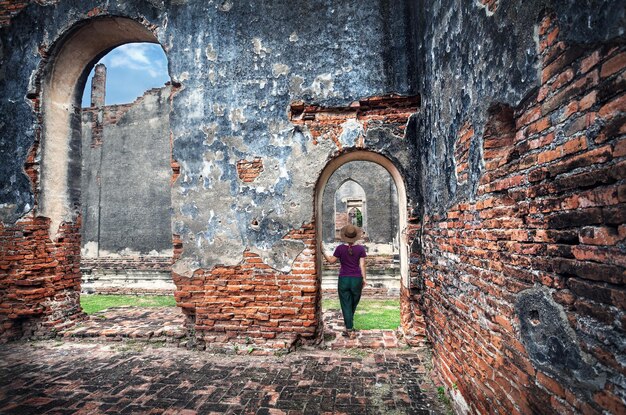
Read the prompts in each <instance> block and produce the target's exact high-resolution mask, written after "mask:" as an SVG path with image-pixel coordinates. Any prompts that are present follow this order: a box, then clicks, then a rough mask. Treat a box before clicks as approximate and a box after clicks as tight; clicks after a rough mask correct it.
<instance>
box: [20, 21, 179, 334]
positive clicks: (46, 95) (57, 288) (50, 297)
mask: <svg viewBox="0 0 626 415" xmlns="http://www.w3.org/2000/svg"><path fill="white" fill-rule="evenodd" d="M133 42H149V43H159V42H158V40H157V38H156V36H155V34H154V33H153V32H152V31H151V30H149V29H148V28H147V27H146V26H144V25H143V24H141V23H139V22H137V21H135V20H132V19H130V18H125V17H117V16H116V17H112V16H106V17H97V18H93V19H89V20H85V21H82V22H79V23H77V24H76V25H74V26H73V27H72V28H71V29H70V30H68V31H67V32H66V34H64V35H63V36H61V37H60V38H59V40H57V41H56V42H55V44H53V45H52V47H51V48H50V49H49V51H48V52H47V53H46V55H45V56H46V59H45V60H43V61H42V64H41V68H40V70H39V72H38V74H37V80H36V85H37V86H38V90H37V91H35V92H32V93H31V94H29V98H31V99H33V100H34V101H36V102H38V103H40V106H39V105H38V106H35V110H36V111H37V112H38V116H39V119H40V123H39V136H38V141H36V143H35V147H34V150H33V151H32V153H33V154H34V155H35V156H34V158H35V160H37V158H39V159H40V161H39V162H38V163H32V165H27V168H26V171H27V173H28V174H29V176H30V177H31V180H32V181H33V183H34V188H35V194H36V195H35V208H34V211H33V213H34V215H33V222H34V223H35V224H36V226H38V227H39V228H41V229H44V230H45V236H44V237H42V238H40V239H37V241H35V242H34V243H33V245H32V246H33V250H34V251H37V252H38V254H37V255H39V256H41V258H39V257H38V258H37V261H41V262H46V263H47V264H50V265H49V267H47V268H45V269H43V270H41V266H40V265H39V264H37V263H35V267H39V268H37V269H35V271H31V272H37V273H41V274H42V275H41V282H40V283H39V284H40V285H41V286H42V287H44V288H43V289H42V293H43V294H42V297H41V298H40V299H37V301H38V304H40V306H38V307H36V310H37V313H33V312H32V311H31V314H30V315H29V321H28V325H29V326H33V327H34V328H33V329H28V330H27V329H23V330H22V333H23V334H26V335H29V331H30V332H34V333H35V334H36V335H37V336H49V335H51V334H54V332H55V331H57V330H59V329H61V328H64V327H67V326H68V325H71V324H72V321H74V320H76V319H77V318H80V315H81V313H80V311H81V309H80V296H79V294H80V290H81V278H80V259H81V253H80V252H81V238H80V230H81V215H80V211H81V209H80V206H81V202H80V194H81V163H82V156H81V153H82V152H81V124H82V123H81V96H82V91H83V89H84V86H85V82H86V80H87V76H88V74H89V72H90V70H91V68H92V67H93V65H94V64H95V63H96V62H97V61H98V60H99V59H100V58H101V57H102V56H104V55H105V54H107V53H108V52H109V51H110V50H112V49H114V48H115V47H117V46H120V45H122V44H126V43H133ZM168 191H169V190H168ZM41 247H45V248H43V249H41ZM39 252H41V254H39ZM44 252H45V255H44V254H43V253H44ZM44 290H45V291H44ZM31 316H32V317H31ZM30 320H32V322H31V321H30ZM40 321H41V322H42V323H43V324H40V323H39V322H40ZM22 325H23V324H22Z"/></svg>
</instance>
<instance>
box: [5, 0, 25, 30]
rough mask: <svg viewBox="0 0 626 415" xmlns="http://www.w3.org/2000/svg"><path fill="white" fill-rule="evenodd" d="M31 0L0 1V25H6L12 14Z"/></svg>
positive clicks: (16, 12) (20, 9)
mask: <svg viewBox="0 0 626 415" xmlns="http://www.w3.org/2000/svg"><path fill="white" fill-rule="evenodd" d="M29 3H31V0H3V1H0V27H4V26H8V25H9V24H10V23H11V19H12V18H13V16H15V15H16V14H18V13H19V12H20V11H22V9H23V8H24V7H26V6H27V5H28V4H29Z"/></svg>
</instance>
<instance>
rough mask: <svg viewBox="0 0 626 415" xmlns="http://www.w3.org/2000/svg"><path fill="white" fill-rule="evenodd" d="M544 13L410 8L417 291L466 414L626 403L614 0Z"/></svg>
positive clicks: (613, 407)
mask: <svg viewBox="0 0 626 415" xmlns="http://www.w3.org/2000/svg"><path fill="white" fill-rule="evenodd" d="M481 3H485V4H484V5H483V4H481ZM545 6H546V2H534V1H529V2H523V3H522V2H463V1H444V2H423V3H422V4H421V6H420V7H421V10H420V15H422V17H423V20H422V22H424V25H422V26H421V29H422V31H421V34H420V42H421V45H420V52H419V56H420V57H422V58H423V59H422V60H420V61H419V62H420V66H419V67H420V84H421V88H422V89H421V93H422V97H423V101H424V104H423V107H422V108H423V112H422V113H420V114H419V116H418V117H417V118H416V121H417V124H416V135H415V139H416V143H417V148H418V150H419V151H420V156H419V157H418V159H417V160H416V162H417V168H418V170H419V172H420V177H421V189H422V192H421V194H422V195H423V200H424V204H423V205H422V209H423V210H422V212H421V215H420V221H419V223H415V224H414V226H413V230H412V231H414V232H416V233H417V234H418V238H417V239H416V241H418V242H419V243H418V244H416V245H415V246H414V249H413V261H412V262H414V263H415V267H414V268H413V270H414V271H415V275H416V276H418V277H417V278H415V279H414V280H413V282H414V286H413V288H414V291H413V293H412V294H413V298H415V299H416V300H417V301H421V304H422V306H421V310H422V312H423V313H424V316H425V319H426V322H427V327H426V331H427V334H428V338H429V340H430V341H431V342H432V344H433V348H434V350H433V351H434V363H435V369H436V371H437V373H438V374H439V376H440V377H441V379H442V380H443V382H444V383H445V384H446V385H447V386H448V388H449V391H450V393H451V395H452V397H453V401H454V404H455V406H456V408H457V409H458V410H459V411H461V412H465V411H470V412H474V413H503V414H504V413H507V414H508V413H602V411H608V412H611V413H620V412H623V408H624V403H625V402H626V384H625V383H624V380H623V372H624V361H623V359H622V356H623V342H624V338H625V334H624V324H625V321H624V305H625V304H626V301H625V299H626V297H625V296H626V292H625V291H624V286H623V284H624V271H625V268H624V267H625V266H626V263H625V262H624V258H626V250H625V248H626V247H625V245H624V240H625V237H626V234H625V229H624V225H623V224H624V218H625V215H626V207H625V202H626V199H625V198H624V195H623V188H624V172H626V169H625V168H624V167H625V166H624V162H625V158H624V157H625V155H626V153H625V152H624V143H625V141H624V133H625V132H626V131H625V130H624V112H625V105H624V86H625V83H624V76H625V72H624V68H625V66H626V59H625V56H626V54H625V52H624V50H625V49H624V37H623V27H624V4H623V2H613V1H586V2H579V1H554V2H549V6H550V7H551V9H549V10H546V9H543V7H545ZM544 16H547V17H546V18H544ZM427 190H429V191H427ZM416 291H417V292H418V294H417V295H415V294H416Z"/></svg>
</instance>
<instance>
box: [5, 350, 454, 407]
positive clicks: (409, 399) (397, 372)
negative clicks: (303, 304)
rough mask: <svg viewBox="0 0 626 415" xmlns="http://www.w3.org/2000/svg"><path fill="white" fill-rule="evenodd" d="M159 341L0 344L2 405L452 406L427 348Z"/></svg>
mask: <svg viewBox="0 0 626 415" xmlns="http://www.w3.org/2000/svg"><path fill="white" fill-rule="evenodd" d="M158 346H159V345H158V344H155V343H147V342H138V341H133V340H130V341H125V342H118V343H113V342H102V341H98V342H72V341H69V340H57V341H45V342H21V343H11V344H6V345H2V346H0V413H2V414H20V415H24V414H105V413H106V414H131V413H136V414H189V415H191V414H288V415H296V414H331V413H335V414H428V413H445V408H442V407H441V404H440V403H439V402H438V401H437V400H436V390H435V387H434V385H433V384H432V382H431V381H430V380H429V379H428V375H427V372H428V371H427V368H426V365H425V362H428V361H429V359H428V351H427V350H426V349H394V350H389V349H378V350H363V349H348V350H341V351H338V350H305V351H297V352H294V353H290V354H288V355H282V356H273V355H268V356H241V355H231V354H215V353H211V352H209V351H194V350H186V349H183V348H170V347H158Z"/></svg>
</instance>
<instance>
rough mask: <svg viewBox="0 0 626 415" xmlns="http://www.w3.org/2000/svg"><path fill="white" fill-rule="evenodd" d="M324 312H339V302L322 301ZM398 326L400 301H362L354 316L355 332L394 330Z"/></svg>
mask: <svg viewBox="0 0 626 415" xmlns="http://www.w3.org/2000/svg"><path fill="white" fill-rule="evenodd" d="M322 308H323V309H324V310H341V307H340V305H339V300H322ZM398 326H400V300H367V299H362V300H361V301H360V302H359V306H358V307H357V309H356V314H355V316H354V328H355V329H357V330H373V329H385V330H395V329H397V328H398Z"/></svg>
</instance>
